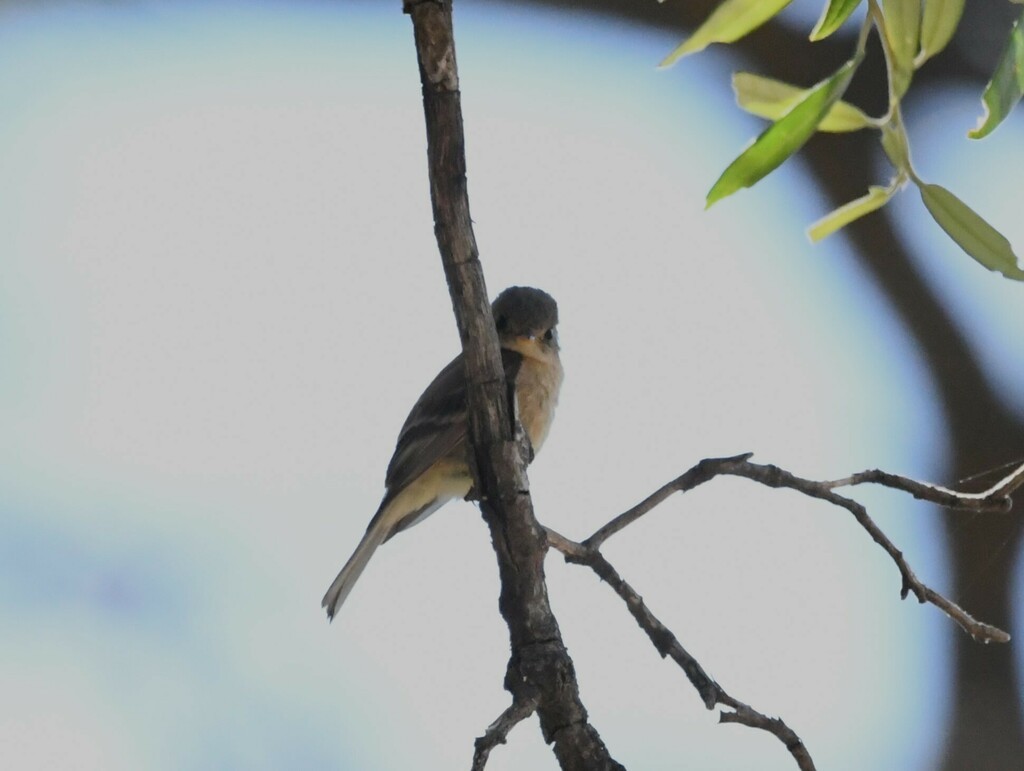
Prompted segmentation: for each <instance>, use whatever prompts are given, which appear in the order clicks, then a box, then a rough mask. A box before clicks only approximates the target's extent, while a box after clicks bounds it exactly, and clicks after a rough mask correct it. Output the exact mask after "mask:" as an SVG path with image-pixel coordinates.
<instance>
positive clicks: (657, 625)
mask: <svg viewBox="0 0 1024 771" xmlns="http://www.w3.org/2000/svg"><path fill="white" fill-rule="evenodd" d="M751 455H752V454H751V453H744V454H742V455H734V456H732V457H729V458H706V459H704V460H702V461H701V462H700V463H698V464H697V465H695V466H693V467H692V468H690V469H688V470H687V471H685V472H684V473H683V474H681V475H680V476H679V477H677V478H676V479H673V480H672V481H671V482H669V483H668V484H666V485H664V486H662V487H661V488H659V489H658V490H656V491H655V492H653V493H652V494H651V495H649V496H648V497H647V498H645V499H644V500H642V501H641V502H640V503H638V504H637V505H636V506H634V507H632V508H631V509H629V510H628V511H625V512H623V513H622V514H620V515H619V516H617V517H615V518H614V519H612V520H611V521H610V522H608V524H606V525H604V526H603V527H601V528H599V529H598V530H597V531H596V532H595V533H594V534H593V535H591V536H590V537H589V538H587V539H586V540H584V541H583V542H582V543H580V542H577V541H573V540H571V539H569V538H566V537H565V536H563V535H561V534H560V533H557V532H555V531H554V530H551V529H550V528H547V538H548V544H549V545H550V546H551V547H552V548H554V549H556V550H557V551H559V552H561V553H562V554H563V555H564V556H565V559H566V561H567V562H571V563H575V564H578V565H586V566H587V567H589V568H590V569H591V570H593V571H594V572H595V573H596V574H597V575H598V576H599V577H600V578H601V580H602V581H604V582H605V583H607V584H608V585H609V586H610V587H611V588H612V590H613V591H614V592H615V593H616V594H617V595H618V596H619V597H620V598H621V599H622V601H623V602H625V603H626V608H627V609H628V610H629V613H630V615H632V616H633V618H634V620H636V622H637V624H638V625H639V626H640V628H641V629H643V631H644V632H645V633H646V634H647V637H648V638H649V639H650V641H651V644H653V645H654V648H655V650H657V651H658V653H660V654H661V656H662V658H666V657H671V658H672V660H673V661H675V662H676V663H677V664H678V665H679V667H680V668H681V669H682V670H683V672H684V673H686V677H687V678H688V679H689V681H690V683H691V684H692V685H693V687H694V688H695V689H696V690H697V693H698V694H699V695H700V697H701V700H702V701H703V702H704V706H705V707H707V708H708V709H714V708H715V706H716V705H719V704H721V705H723V706H726V707H729V708H730V709H731V710H732V711H731V712H722V713H721V714H720V721H721V722H723V723H741V724H743V725H746V726H750V727H751V728H759V729H761V730H764V731H768V732H769V733H771V734H773V735H774V736H776V737H777V738H778V739H779V740H780V741H781V742H782V743H783V744H784V745H785V746H786V749H787V750H789V752H790V754H791V755H792V756H793V759H794V760H795V761H796V763H797V766H798V767H799V768H800V769H802V771H809V770H812V769H814V761H813V760H812V759H811V756H810V753H809V752H808V750H807V747H806V746H805V745H804V743H803V741H802V740H801V739H800V737H799V736H798V735H797V734H796V732H794V731H793V730H792V729H791V728H790V727H789V726H787V725H786V723H785V722H784V721H783V720H782V719H781V718H771V717H768V716H767V715H765V714H763V713H761V712H759V711H757V710H756V709H754V708H753V707H751V706H750V705H748V704H745V703H743V702H742V701H739V700H738V699H736V698H735V697H733V696H731V695H729V694H728V693H726V691H725V690H724V689H723V688H722V687H721V686H720V685H719V684H718V683H717V682H715V680H714V679H712V678H711V677H710V676H709V675H708V674H707V673H706V672H705V671H704V668H703V667H701V665H700V663H699V662H698V661H697V660H696V659H695V658H694V657H693V656H692V655H690V653H689V652H687V650H686V649H685V648H684V647H683V646H682V644H681V643H680V642H679V640H678V639H677V638H676V636H675V635H674V634H673V633H672V632H671V630H669V629H668V628H667V627H666V626H665V625H664V624H663V623H661V621H660V620H659V619H658V618H657V617H656V616H655V615H654V613H652V612H651V610H650V608H648V607H647V605H646V603H644V601H643V598H642V597H641V596H640V595H639V594H638V593H637V591H636V590H635V589H633V587H632V586H630V585H629V584H628V583H627V582H626V581H625V580H623V578H622V577H621V576H620V575H619V573H618V571H616V570H615V568H614V567H613V566H612V564H611V563H610V562H608V560H607V559H606V558H605V556H604V555H603V554H602V553H601V550H600V547H601V545H602V544H603V543H604V542H605V541H606V540H607V539H608V538H610V537H611V536H613V535H615V534H616V533H618V532H619V531H621V530H622V529H624V528H626V527H628V526H629V525H631V524H632V523H634V522H636V521H637V520H638V519H640V517H642V516H644V514H646V513H647V512H649V511H650V510H651V509H653V508H654V507H655V506H657V505H658V504H659V503H661V502H662V501H664V500H665V499H666V498H668V497H669V496H670V495H672V494H673V493H676V492H686V491H687V490H692V489H693V488H694V487H697V486H698V485H701V484H704V483H705V482H707V481H709V480H711V479H714V478H715V477H716V476H721V475H730V476H739V477H745V478H747V479H751V480H753V481H755V482H759V483H760V484H763V485H767V486H768V487H783V488H788V489H791V490H796V491H797V492H800V493H803V494H804V495H808V496H810V497H812V498H819V499H821V500H825V501H828V502H829V503H832V504H834V505H836V506H840V507H842V508H844V509H846V510H847V511H849V512H850V513H852V514H853V515H854V517H855V518H856V519H857V521H858V522H859V523H860V525H861V526H862V527H863V528H864V529H865V530H867V531H868V533H870V535H871V537H872V538H873V539H874V540H875V542H876V543H878V544H879V545H880V546H882V548H884V549H885V550H886V552H887V553H888V554H889V555H890V557H892V559H893V561H894V562H895V563H896V566H897V567H898V568H899V571H900V575H901V576H902V578H903V586H902V590H901V596H902V597H903V598H904V599H905V598H906V597H907V594H908V593H910V592H913V593H914V595H915V596H916V597H917V598H918V600H919V601H920V602H930V603H931V604H933V605H935V606H936V607H938V608H939V609H941V610H942V611H944V612H945V613H946V614H947V615H948V616H950V618H952V619H953V620H954V621H956V622H957V623H958V624H960V626H961V627H963V628H964V629H965V630H966V631H967V632H968V633H969V634H970V635H971V636H972V637H973V638H974V639H975V640H978V641H980V642H986V643H987V642H1007V641H1008V640H1009V639H1010V636H1009V635H1008V634H1007V633H1006V632H1004V631H1003V630H1001V629H998V628H996V627H994V626H991V625H989V624H985V623H982V622H980V621H978V620H976V619H975V618H973V617H972V616H971V615H969V614H968V613H967V612H966V611H965V610H963V609H962V608H961V607H960V606H959V605H957V604H956V603H954V602H953V601H952V600H949V599H948V598H946V597H944V596H943V595H941V594H939V593H938V592H936V591H935V590H933V589H931V588H930V587H928V586H926V585H925V584H924V583H922V582H921V581H920V580H919V579H918V578H917V576H915V575H914V572H913V571H912V570H911V568H910V566H909V565H908V564H907V561H906V560H905V559H904V557H903V554H902V552H900V550H899V549H897V548H896V546H895V545H894V544H893V543H892V541H890V540H889V538H888V537H887V536H886V535H885V533H883V532H882V530H881V529H880V528H879V527H878V525H876V524H875V522H874V521H873V520H872V519H871V517H870V516H868V513H867V510H866V509H865V508H864V507H863V506H862V505H861V504H859V503H857V502H856V501H854V500H851V499H849V498H845V497H843V496H841V495H838V494H836V493H835V492H834V489H835V488H837V487H844V486H851V485H858V484H867V483H873V484H880V485H883V486H885V487H891V488H893V489H896V490H902V491H904V492H907V493H910V494H911V495H913V496H914V497H915V498H919V499H921V500H926V501H930V502H933V503H938V504H940V505H942V506H945V507H947V508H954V509H963V510H968V511H981V512H1006V511H1009V510H1010V508H1011V506H1012V501H1011V500H1010V497H1009V496H1010V495H1011V494H1012V493H1013V492H1014V491H1016V490H1017V489H1018V488H1019V487H1021V486H1022V485H1024V463H1021V464H1019V465H1017V466H1016V468H1014V469H1013V470H1012V471H1011V472H1010V473H1009V474H1007V475H1006V476H1005V477H1004V478H1003V479H1001V480H1000V481H999V482H997V483H996V484H995V485H993V486H992V487H990V488H989V489H988V490H986V491H984V492H982V493H964V492H956V491H954V490H949V489H947V488H944V487H940V486H938V485H931V484H926V483H924V482H918V481H916V480H913V479H909V478H907V477H902V476H899V475H897V474H890V473H888V472H885V471H879V470H877V469H874V470H870V471H863V472H861V473H859V474H853V475H852V476H849V477H845V478H844V479H839V480H834V481H831V482H815V481H812V480H809V479H804V478H802V477H798V476H796V475H794V474H792V473H790V472H789V471H786V470H784V469H781V468H779V467H778V466H773V465H763V464H759V463H751V462H750V458H751Z"/></svg>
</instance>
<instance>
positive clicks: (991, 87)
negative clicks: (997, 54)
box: [967, 14, 1024, 139]
mask: <svg viewBox="0 0 1024 771" xmlns="http://www.w3.org/2000/svg"><path fill="white" fill-rule="evenodd" d="M1022 93H1024V14H1021V17H1020V18H1019V19H1017V21H1015V22H1014V23H1013V27H1012V28H1011V29H1010V41H1009V42H1008V43H1007V45H1006V50H1004V51H1003V55H1002V57H1001V58H1000V59H999V64H997V65H996V71H995V72H994V73H993V74H992V80H990V81H989V82H988V85H987V86H985V92H984V93H983V94H982V95H981V103H982V105H983V106H984V107H985V114H984V115H982V116H981V118H979V119H978V126H977V128H974V129H972V130H970V131H968V132H967V136H969V137H970V138H971V139H981V138H982V137H984V136H988V135H989V134H991V133H992V131H993V130H994V129H995V127H996V126H998V125H999V124H1000V123H1002V122H1003V119H1004V118H1005V117H1006V116H1007V115H1009V114H1010V111H1011V110H1013V108H1014V106H1015V105H1016V104H1017V102H1019V101H1020V98H1021V94H1022Z"/></svg>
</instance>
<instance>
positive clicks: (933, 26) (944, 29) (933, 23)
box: [914, 0, 964, 67]
mask: <svg viewBox="0 0 1024 771" xmlns="http://www.w3.org/2000/svg"><path fill="white" fill-rule="evenodd" d="M963 12H964V0H924V15H923V16H922V17H921V51H920V52H919V53H918V54H917V58H916V59H915V60H914V65H915V66H917V67H920V66H921V65H922V64H924V63H925V62H926V61H928V60H929V59H931V58H932V57H933V56H935V54H937V53H938V52H939V51H941V50H942V49H943V48H945V47H946V45H947V44H948V43H949V41H950V40H952V39H953V33H954V32H956V28H957V26H958V25H959V24H960V17H961V16H962V15H963Z"/></svg>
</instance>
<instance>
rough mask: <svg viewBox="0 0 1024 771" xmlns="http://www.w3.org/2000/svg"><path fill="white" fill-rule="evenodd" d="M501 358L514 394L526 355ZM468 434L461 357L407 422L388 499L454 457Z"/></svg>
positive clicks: (392, 469) (505, 353)
mask: <svg viewBox="0 0 1024 771" xmlns="http://www.w3.org/2000/svg"><path fill="white" fill-rule="evenodd" d="M501 359H502V365H503V366H504V368H505V380H506V382H507V383H508V386H509V393H510V394H511V393H514V384H515V378H516V375H517V373H518V372H519V365H520V363H521V362H522V356H521V355H520V354H518V353H516V352H515V351H509V350H506V349H502V351H501ZM466 431H467V424H466V372H465V365H464V364H463V357H462V354H459V355H458V356H456V357H455V358H454V359H453V360H452V361H451V362H450V363H449V364H448V366H447V367H445V368H444V369H442V370H441V371H440V372H439V373H438V375H437V377H435V378H434V380H433V382H432V383H431V384H430V385H429V386H427V389H426V390H425V391H424V392H423V395H422V396H420V398H419V399H418V400H417V401H416V404H415V405H413V408H412V411H410V413H409V417H407V418H406V419H405V424H404V425H403V426H402V430H401V431H400V432H399V434H398V444H397V446H396V447H395V454H394V455H393V456H392V457H391V462H390V463H389V464H388V470H387V474H386V475H385V477H384V484H385V485H386V486H387V489H388V493H387V496H386V498H385V499H388V498H392V497H394V496H395V495H397V494H398V493H400V492H401V491H402V490H403V489H404V488H405V487H406V486H407V485H408V484H409V483H411V482H412V481H414V480H415V479H416V478H417V477H418V476H419V475H420V474H422V473H423V472H424V471H426V470H427V469H428V468H430V467H431V466H432V465H434V463H436V462H437V461H439V460H440V459H441V458H443V457H445V456H446V455H450V454H451V453H452V451H453V450H455V448H456V447H457V446H458V445H459V444H460V443H462V442H464V441H465V438H466Z"/></svg>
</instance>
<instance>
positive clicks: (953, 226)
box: [918, 182, 1024, 281]
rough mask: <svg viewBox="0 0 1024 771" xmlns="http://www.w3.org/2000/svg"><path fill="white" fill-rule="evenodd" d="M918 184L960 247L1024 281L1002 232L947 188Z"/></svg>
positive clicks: (934, 214)
mask: <svg viewBox="0 0 1024 771" xmlns="http://www.w3.org/2000/svg"><path fill="white" fill-rule="evenodd" d="M918 187H919V188H920V190H921V199H922V200H923V201H924V205H925V206H926V207H927V208H928V212H929V213H930V214H931V215H932V217H933V218H934V219H935V221H936V222H938V223H939V227H941V228H942V229H943V230H945V231H946V233H947V234H948V235H949V237H950V238H952V239H953V240H954V241H956V242H957V243H958V244H960V248H961V249H963V250H964V251H965V252H967V253H968V254H969V255H971V257H973V258H974V259H976V260H977V261H978V262H980V263H981V264H982V265H984V266H985V267H986V268H988V269H989V270H995V271H998V272H1000V273H1002V274H1003V275H1004V276H1006V277H1007V278H1013V279H1016V280H1017V281H1024V270H1021V266H1020V262H1019V261H1018V259H1017V255H1015V254H1014V253H1013V248H1012V247H1011V246H1010V242H1009V241H1007V240H1006V238H1005V237H1004V236H1003V234H1002V233H1000V232H999V231H998V230H996V229H995V228H994V227H992V226H991V225H989V224H988V223H987V222H985V220H983V219H982V218H981V217H979V216H978V214H977V213H976V212H975V211H974V210H973V209H971V208H970V207H969V206H968V205H967V204H965V203H964V202H963V201H961V200H960V199H959V198H957V197H956V196H955V195H953V194H952V193H951V192H949V191H948V190H946V188H944V187H940V186H939V185H929V184H925V183H923V182H919V183H918Z"/></svg>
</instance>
